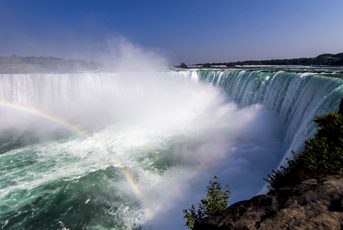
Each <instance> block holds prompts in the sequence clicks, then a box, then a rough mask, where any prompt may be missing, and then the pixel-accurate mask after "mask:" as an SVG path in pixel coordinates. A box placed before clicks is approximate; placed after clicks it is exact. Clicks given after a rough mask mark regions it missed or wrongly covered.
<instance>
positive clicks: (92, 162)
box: [0, 38, 287, 229]
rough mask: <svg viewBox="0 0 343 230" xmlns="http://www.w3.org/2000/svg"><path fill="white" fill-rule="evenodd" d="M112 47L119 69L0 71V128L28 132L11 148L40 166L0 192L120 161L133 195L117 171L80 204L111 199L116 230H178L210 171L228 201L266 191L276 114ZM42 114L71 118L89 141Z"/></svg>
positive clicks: (135, 49) (126, 48)
mask: <svg viewBox="0 0 343 230" xmlns="http://www.w3.org/2000/svg"><path fill="white" fill-rule="evenodd" d="M111 44H113V48H112V49H110V53H111V54H116V55H114V56H115V57H116V59H115V63H117V64H118V68H119V69H120V71H118V72H115V73H79V74H67V73H65V74H21V75H2V76H1V77H0V81H1V85H0V89H1V90H0V92H1V94H0V99H1V101H6V102H8V104H10V105H19V109H18V108H13V106H12V107H11V106H2V107H0V115H1V117H2V119H1V120H0V130H1V132H2V133H3V134H5V133H6V132H8V130H9V129H12V130H15V131H16V132H17V134H15V135H14V137H13V138H15V137H16V136H17V137H18V136H24V137H25V136H27V135H28V133H29V134H30V135H31V136H34V137H35V138H34V140H33V139H32V140H27V141H24V142H23V143H21V144H19V145H18V146H16V149H13V150H10V153H11V154H14V155H15V154H19V153H21V152H22V151H24V152H25V151H29V150H30V151H34V152H33V153H34V155H37V156H36V157H38V159H39V163H36V164H37V165H41V166H39V167H40V168H41V170H40V171H34V170H36V168H37V167H38V166H35V167H32V168H31V166H28V167H26V168H25V169H24V170H25V171H26V172H27V173H26V175H25V176H24V177H23V178H21V179H20V180H18V181H16V185H15V187H13V188H12V187H11V186H9V187H6V188H4V189H3V191H4V194H8V193H11V191H12V190H13V189H17V188H18V187H21V186H24V187H25V183H26V181H32V182H31V183H32V186H31V188H32V189H34V187H37V186H38V187H39V186H42V185H43V184H45V183H50V181H58V180H66V179H65V178H70V179H67V180H68V181H69V180H71V181H74V180H75V181H76V182H73V183H78V180H79V178H83V177H87V176H88V174H90V173H93V172H100V171H103V170H105V171H106V170H110V169H111V168H114V169H115V168H117V167H124V168H126V169H127V170H128V171H129V172H130V174H131V175H132V177H133V178H134V179H135V182H136V185H137V187H138V189H139V191H140V192H141V194H142V196H143V200H142V201H139V200H138V201H137V198H134V197H135V195H134V194H135V192H134V191H133V190H132V188H131V187H130V186H129V185H128V183H127V181H126V180H125V178H122V177H118V178H117V179H115V180H108V181H107V182H106V186H105V187H103V188H102V187H100V188H99V189H103V192H102V193H104V194H106V196H105V198H101V199H100V197H97V193H89V194H85V198H84V199H85V201H83V203H85V204H87V205H88V204H89V205H92V202H94V201H95V200H98V204H93V205H95V206H94V207H96V205H102V203H104V202H107V203H109V204H112V205H114V204H120V208H118V209H116V210H117V211H116V216H121V219H120V221H121V222H123V223H124V224H123V225H122V227H121V228H122V229H134V226H139V225H141V226H143V229H186V228H185V227H184V224H185V222H186V220H185V219H183V213H182V210H183V209H188V208H190V207H191V204H195V205H196V204H198V203H199V202H200V200H201V199H202V198H204V197H205V190H206V186H207V185H208V183H209V181H210V180H213V177H214V176H217V177H219V182H220V183H222V184H223V185H226V184H228V185H229V187H230V188H231V191H232V197H231V198H230V200H229V202H230V204H232V203H234V202H236V201H240V200H244V199H250V198H251V197H252V196H254V195H257V194H258V193H259V191H260V190H261V189H262V188H264V187H265V183H264V181H263V177H266V175H267V174H268V173H270V171H271V170H272V169H275V167H276V166H277V165H278V164H279V162H280V159H281V158H282V157H283V155H284V153H285V151H286V148H287V146H284V145H283V144H282V140H283V136H282V135H283V132H282V130H283V126H284V124H283V123H282V122H281V121H280V119H279V118H278V116H277V114H276V113H275V112H273V111H271V110H268V109H267V108H265V107H264V106H263V105H259V104H255V105H252V106H249V107H245V108H241V107H239V106H238V105H237V104H236V103H235V102H234V101H233V100H231V99H230V98H229V97H228V96H227V94H226V93H225V92H224V91H222V90H221V89H219V88H217V87H214V86H212V85H210V84H205V83H200V82H196V81H193V80H191V79H187V78H185V77H184V76H183V75H182V74H177V73H174V74H171V73H170V72H168V71H160V70H158V68H159V67H160V66H161V65H165V63H166V59H165V58H163V57H161V56H159V54H156V53H154V52H153V51H151V50H144V49H143V48H142V47H139V46H136V45H134V44H132V43H130V42H129V41H127V40H126V39H124V38H119V39H115V40H114V41H112V43H111ZM113 60H114V59H113ZM111 61H112V60H111ZM23 108H24V109H23ZM25 108H32V109H35V111H40V112H41V113H40V114H38V113H32V112H28V110H27V109H25ZM41 114H49V115H51V116H53V117H56V118H58V119H60V120H63V121H65V122H68V123H70V124H73V125H74V126H76V127H78V128H79V129H81V130H83V131H84V132H86V133H87V134H88V136H89V137H88V138H85V137H83V136H82V135H81V136H80V134H78V133H75V131H73V130H71V129H70V128H68V127H66V126H65V125H63V124H61V123H59V122H56V119H55V120H54V119H51V118H49V117H47V116H45V115H41ZM20 140H22V139H20ZM99 146H102V147H101V148H100V149H99ZM102 148H106V149H107V153H106V152H104V151H102V150H101V149H102ZM38 149H39V151H38ZM114 158H115V159H117V160H118V161H116V162H115V161H113V159H114ZM49 162H56V163H54V164H55V165H54V166H51V165H50V163H49ZM43 166H44V167H46V170H43V168H44V167H43ZM32 175H34V176H32ZM73 178H77V179H73ZM92 183H93V182H92ZM94 183H96V182H94ZM93 186H94V185H93ZM114 194H116V195H114ZM118 194H119V195H118ZM118 197H119V198H118ZM103 199H105V200H103ZM118 199H119V201H118ZM118 202H119V203H118ZM137 202H141V203H140V205H138V206H137ZM61 215H62V214H61ZM63 215H64V214H63ZM106 215H107V214H106ZM109 216H110V215H109ZM56 218H59V217H58V216H56ZM104 218H105V217H104ZM106 218H110V217H106ZM93 221H95V220H93ZM65 222H66V223H65V225H64V226H65V227H66V228H68V222H67V221H65ZM123 226H124V227H123Z"/></svg>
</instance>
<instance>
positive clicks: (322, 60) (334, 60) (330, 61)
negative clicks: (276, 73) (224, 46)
mask: <svg viewBox="0 0 343 230" xmlns="http://www.w3.org/2000/svg"><path fill="white" fill-rule="evenodd" d="M196 65H197V66H205V67H211V66H214V65H222V66H223V65H225V66H227V67H237V66H243V65H301V66H343V52H342V53H338V54H321V55H319V56H317V57H313V58H292V59H273V60H249V61H238V62H221V63H198V64H196ZM189 67H191V65H190V66H189Z"/></svg>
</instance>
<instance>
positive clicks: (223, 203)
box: [183, 176, 231, 229]
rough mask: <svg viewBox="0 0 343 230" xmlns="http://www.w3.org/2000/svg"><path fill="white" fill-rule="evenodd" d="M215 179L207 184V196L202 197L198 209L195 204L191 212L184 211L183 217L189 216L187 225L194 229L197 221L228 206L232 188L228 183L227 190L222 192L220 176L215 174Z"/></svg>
mask: <svg viewBox="0 0 343 230" xmlns="http://www.w3.org/2000/svg"><path fill="white" fill-rule="evenodd" d="M214 179H216V181H215V182H212V181H210V186H207V194H206V198H205V199H201V203H199V204H198V206H199V209H198V211H196V210H195V207H194V205H192V208H190V209H189V212H188V211H187V210H183V213H185V216H184V217H183V218H187V222H186V225H185V226H187V227H188V228H189V229H193V227H194V224H195V222H196V221H198V220H200V219H202V218H204V217H206V216H210V215H213V214H215V213H216V212H218V211H221V210H224V209H226V208H227V207H228V203H229V202H228V198H229V197H231V196H230V195H231V192H230V188H229V186H228V185H226V186H225V188H227V191H226V192H222V191H221V190H222V186H221V184H220V183H218V177H216V176H215V177H214Z"/></svg>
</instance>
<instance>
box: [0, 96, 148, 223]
mask: <svg viewBox="0 0 343 230" xmlns="http://www.w3.org/2000/svg"><path fill="white" fill-rule="evenodd" d="M0 105H1V106H5V107H9V108H12V109H17V110H21V111H24V112H27V113H30V114H33V115H36V116H39V117H42V118H44V119H47V120H49V121H52V122H55V123H58V124H60V125H62V126H64V127H66V128H68V129H70V130H72V131H74V132H76V133H77V134H79V135H81V136H83V137H84V138H86V139H89V140H90V141H91V142H93V144H94V145H95V146H97V147H98V148H99V149H100V150H101V151H102V152H103V153H105V154H106V155H107V156H108V157H109V158H111V159H112V160H113V162H114V163H115V164H117V165H119V166H120V165H122V164H121V163H120V161H119V160H118V159H116V158H115V157H114V156H113V155H112V154H110V152H109V151H108V150H107V148H106V147H104V146H102V145H101V144H99V143H98V142H96V141H95V140H94V139H93V138H91V136H90V135H89V134H88V133H86V132H85V131H83V130H82V129H80V128H79V127H77V126H76V125H74V124H72V123H69V122H67V121H65V120H62V119H61V118H59V117H56V116H54V115H52V114H50V113H47V112H43V111H41V110H38V109H36V108H32V107H28V106H25V105H19V104H15V103H11V102H7V101H3V100H0ZM116 168H117V169H119V171H120V172H121V173H122V174H123V175H124V176H125V178H126V179H127V181H128V183H129V184H130V186H131V187H132V189H133V191H134V192H135V194H136V196H137V198H138V199H139V200H140V201H141V202H142V203H143V206H144V208H145V210H146V213H147V217H148V219H152V218H153V214H152V213H151V212H150V209H149V208H148V206H147V204H146V201H145V198H144V196H143V193H142V192H141V191H140V189H139V187H138V185H137V183H136V181H135V179H134V178H133V177H132V176H131V174H130V172H129V171H128V170H127V169H126V168H125V167H116Z"/></svg>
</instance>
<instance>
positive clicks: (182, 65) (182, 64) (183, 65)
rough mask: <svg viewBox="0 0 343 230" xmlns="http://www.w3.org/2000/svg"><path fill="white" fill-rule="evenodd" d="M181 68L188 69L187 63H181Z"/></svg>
mask: <svg viewBox="0 0 343 230" xmlns="http://www.w3.org/2000/svg"><path fill="white" fill-rule="evenodd" d="M179 67H180V68H187V67H188V66H187V65H186V64H185V63H183V62H182V63H181V65H180V66H179Z"/></svg>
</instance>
